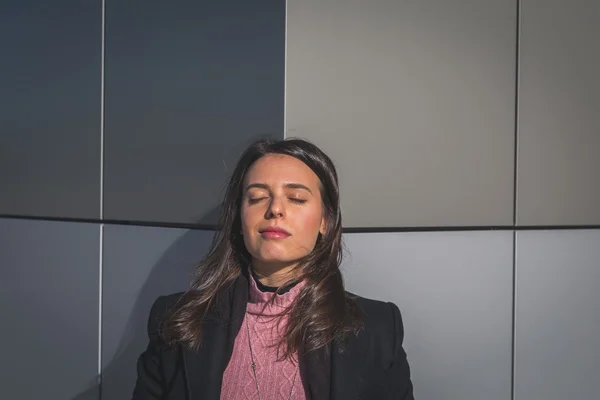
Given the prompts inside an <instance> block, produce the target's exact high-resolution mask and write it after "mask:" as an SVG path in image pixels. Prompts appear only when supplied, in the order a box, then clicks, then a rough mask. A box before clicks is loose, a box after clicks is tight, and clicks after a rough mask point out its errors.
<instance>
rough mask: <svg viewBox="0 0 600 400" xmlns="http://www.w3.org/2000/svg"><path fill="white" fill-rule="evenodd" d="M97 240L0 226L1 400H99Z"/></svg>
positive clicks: (89, 234) (90, 232) (86, 228)
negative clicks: (0, 277) (0, 276)
mask: <svg viewBox="0 0 600 400" xmlns="http://www.w3.org/2000/svg"><path fill="white" fill-rule="evenodd" d="M99 232H100V228H99V227H98V226H97V225H93V224H81V223H67V222H48V221H28V220H16V219H0V273H1V274H2V279H0V315H1V320H2V322H1V326H2V329H0V343H2V344H3V346H2V362H1V363H0V387H2V394H1V395H0V397H1V398H2V399H15V400H21V399H23V400H29V399H45V400H46V399H47V400H98V386H97V372H98V281H99V279H98V268H99V245H100V239H99Z"/></svg>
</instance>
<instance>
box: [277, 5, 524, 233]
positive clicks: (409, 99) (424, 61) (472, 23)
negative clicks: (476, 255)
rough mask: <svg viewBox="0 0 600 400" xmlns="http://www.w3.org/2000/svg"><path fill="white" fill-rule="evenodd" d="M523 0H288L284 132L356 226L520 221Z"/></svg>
mask: <svg viewBox="0 0 600 400" xmlns="http://www.w3.org/2000/svg"><path fill="white" fill-rule="evenodd" d="M516 5H517V3H516V2H514V1H513V2H510V1H503V0H485V1H481V0H477V1H475V0H460V1H446V0H424V1H423V0H422V1H385V0H374V1H368V2H367V1H357V0H352V1H347V0H318V1H317V0H290V1H288V18H287V23H288V25H287V31H288V35H287V64H286V65H287V70H286V73H287V78H286V124H287V125H286V137H290V136H299V137H304V138H308V139H310V140H311V141H313V142H315V143H316V144H317V145H319V146H321V147H322V148H323V150H325V152H327V153H328V154H330V155H331V157H332V158H333V160H334V161H335V162H336V163H337V166H338V168H339V171H340V181H341V198H342V209H343V212H344V219H345V224H346V225H347V226H352V227H388V226H425V225H427V226H431V225H434V226H440V225H460V226H465V225H507V224H511V223H512V219H513V205H512V203H513V192H514V191H513V171H514V114H515V104H514V101H515V65H516V62H515V57H516V55H515V54H516V51H515V48H516V33H515V32H516Z"/></svg>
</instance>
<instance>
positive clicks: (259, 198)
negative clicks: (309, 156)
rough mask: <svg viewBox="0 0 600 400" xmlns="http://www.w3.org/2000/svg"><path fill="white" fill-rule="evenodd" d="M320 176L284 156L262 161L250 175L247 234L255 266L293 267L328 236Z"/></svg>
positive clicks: (243, 211) (244, 219)
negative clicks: (318, 237)
mask: <svg viewBox="0 0 600 400" xmlns="http://www.w3.org/2000/svg"><path fill="white" fill-rule="evenodd" d="M319 188H320V182H319V178H318V177H317V175H316V174H315V173H314V172H313V171H312V170H311V169H310V168H309V167H308V166H307V165H306V164H304V163H303V162H302V161H300V160H298V159H296V158H294V157H291V156H288V155H281V154H268V155H266V156H264V157H262V158H260V159H259V160H257V161H256V162H255V163H254V164H253V165H252V167H250V169H249V171H248V172H247V174H246V177H245V180H244V186H243V189H242V190H243V196H242V205H241V220H242V234H243V236H244V243H245V245H246V248H247V249H248V252H249V253H250V255H251V256H252V262H253V264H254V265H255V266H259V265H260V266H261V267H262V268H266V269H270V270H273V269H279V268H282V267H289V266H293V265H294V264H295V263H296V262H297V261H298V260H299V259H300V258H302V257H304V256H306V255H307V254H309V253H310V252H311V251H312V250H313V248H314V246H315V243H316V241H317V236H318V234H319V232H320V233H322V234H323V233H324V229H325V221H324V217H323V207H322V204H321V192H320V190H319Z"/></svg>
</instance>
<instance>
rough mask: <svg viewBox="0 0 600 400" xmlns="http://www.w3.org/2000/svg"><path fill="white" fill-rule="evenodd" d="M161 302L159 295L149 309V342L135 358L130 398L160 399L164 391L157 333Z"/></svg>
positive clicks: (135, 399)
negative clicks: (135, 371)
mask: <svg viewBox="0 0 600 400" xmlns="http://www.w3.org/2000/svg"><path fill="white" fill-rule="evenodd" d="M162 303H163V301H162V296H161V297H159V298H158V299H157V300H156V301H155V302H154V304H153V305H152V308H151V309H150V315H149V317H148V326H147V331H148V338H149V342H148V345H147V347H146V350H144V352H142V354H141V355H140V356H139V357H138V360H137V379H136V382H135V387H134V389H133V396H132V398H131V400H160V399H161V398H162V396H163V393H164V374H163V371H162V356H161V353H162V349H163V348H164V343H163V341H162V339H161V338H160V336H159V334H158V327H159V321H160V317H161V314H162V313H161V312H160V310H161V309H162V308H163V307H162V306H161V304H162Z"/></svg>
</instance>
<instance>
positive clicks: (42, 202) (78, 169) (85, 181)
mask: <svg viewBox="0 0 600 400" xmlns="http://www.w3.org/2000/svg"><path fill="white" fill-rule="evenodd" d="M101 43H102V2H101V1H75V0H66V1H60V2H49V1H45V0H29V1H23V0H9V1H2V5H1V6H0V48H1V49H2V57H1V58H0V187H2V190H0V214H13V215H35V216H50V217H74V218H97V217H98V216H99V210H100V198H99V194H100V106H101V101H100V79H101V76H100V72H101V56H102V55H101Z"/></svg>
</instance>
